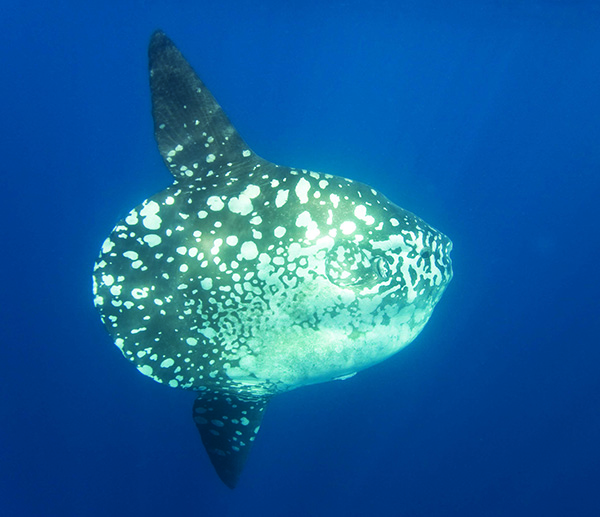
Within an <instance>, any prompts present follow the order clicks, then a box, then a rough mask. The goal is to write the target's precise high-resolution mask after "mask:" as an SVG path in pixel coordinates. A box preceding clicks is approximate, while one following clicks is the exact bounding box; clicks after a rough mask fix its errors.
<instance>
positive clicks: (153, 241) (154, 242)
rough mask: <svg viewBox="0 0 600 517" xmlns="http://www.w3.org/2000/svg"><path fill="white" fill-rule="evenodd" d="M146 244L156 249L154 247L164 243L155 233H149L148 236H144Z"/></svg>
mask: <svg viewBox="0 0 600 517" xmlns="http://www.w3.org/2000/svg"><path fill="white" fill-rule="evenodd" d="M144 242H145V243H146V244H147V245H148V246H150V247H151V248H154V246H158V245H159V244H160V243H161V242H162V239H161V238H160V237H159V236H158V235H156V234H154V233H149V234H148V235H144Z"/></svg>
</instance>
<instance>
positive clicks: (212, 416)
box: [194, 391, 269, 488]
mask: <svg viewBox="0 0 600 517" xmlns="http://www.w3.org/2000/svg"><path fill="white" fill-rule="evenodd" d="M268 402H269V398H268V397H253V396H241V394H240V395H237V394H235V393H229V392H227V393H225V392H215V391H203V392H201V393H200V395H199V396H198V398H197V399H196V401H195V402H194V422H196V426H197V427H198V431H200V436H201V437H202V443H203V444H204V447H205V448H206V452H208V456H209V458H210V461H211V462H212V464H213V466H214V467H215V470H216V471H217V474H218V475H219V477H220V478H221V480H222V481H223V483H225V484H226V485H227V486H228V487H229V488H235V485H236V484H237V481H238V478H239V476H240V474H241V472H242V470H243V469H244V464H245V463H246V459H247V458H248V453H249V452H250V448H251V447H252V444H253V442H254V439H255V438H256V434H257V433H258V430H259V428H260V423H261V422H262V418H263V414H264V411H265V409H266V407H267V403H268Z"/></svg>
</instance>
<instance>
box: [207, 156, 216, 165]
mask: <svg viewBox="0 0 600 517" xmlns="http://www.w3.org/2000/svg"><path fill="white" fill-rule="evenodd" d="M216 159H217V157H216V156H215V155H214V154H209V155H207V156H206V163H212V162H214V161H215V160H216Z"/></svg>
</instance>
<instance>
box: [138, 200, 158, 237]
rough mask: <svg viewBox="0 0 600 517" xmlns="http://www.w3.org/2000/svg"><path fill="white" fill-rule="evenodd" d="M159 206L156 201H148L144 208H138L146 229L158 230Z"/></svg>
mask: <svg viewBox="0 0 600 517" xmlns="http://www.w3.org/2000/svg"><path fill="white" fill-rule="evenodd" d="M159 211H160V206H159V205H158V203H157V202H156V201H149V202H148V204H147V205H146V206H144V208H142V209H141V210H140V215H141V216H142V217H143V218H144V219H143V220H142V224H143V225H144V226H145V227H146V228H148V230H158V229H159V228H160V225H161V223H162V219H161V218H160V217H158V212H159Z"/></svg>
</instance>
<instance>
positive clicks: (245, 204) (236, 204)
mask: <svg viewBox="0 0 600 517" xmlns="http://www.w3.org/2000/svg"><path fill="white" fill-rule="evenodd" d="M227 207H228V208H229V210H231V211H232V212H233V213H234V214H240V215H248V214H249V213H250V212H252V210H253V207H252V200H251V199H250V198H249V197H248V196H247V195H245V194H243V193H242V194H240V197H232V198H231V199H230V200H229V203H227Z"/></svg>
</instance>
